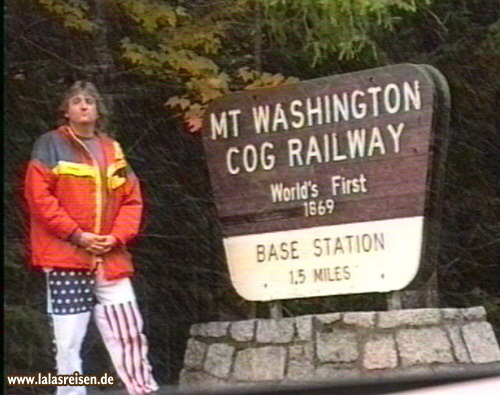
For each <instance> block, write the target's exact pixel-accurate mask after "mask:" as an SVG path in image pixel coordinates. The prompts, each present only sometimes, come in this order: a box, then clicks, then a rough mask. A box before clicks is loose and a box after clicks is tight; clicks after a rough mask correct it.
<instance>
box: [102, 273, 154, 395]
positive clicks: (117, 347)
mask: <svg viewBox="0 0 500 395" xmlns="http://www.w3.org/2000/svg"><path fill="white" fill-rule="evenodd" d="M96 296H97V299H98V301H99V303H98V304H97V305H96V306H95V309H94V318H95V321H96V324H97V327H98V329H99V332H100V333H101V336H102V338H103V341H104V343H105V345H106V348H107V350H108V352H109V354H110V356H111V360H112V361H113V365H114V366H115V369H116V371H117V373H118V375H119V376H120V378H121V379H122V381H123V383H124V384H125V386H126V387H127V391H128V392H129V394H131V395H132V394H133V395H142V394H149V393H152V392H154V391H156V390H157V389H158V385H157V384H156V382H155V380H154V378H153V375H152V368H151V365H150V363H149V361H148V358H147V352H148V344H147V339H146V336H145V335H144V334H143V332H142V330H143V321H142V316H141V314H140V311H139V309H138V307H137V303H136V301H135V295H134V292H133V289H132V285H131V283H130V280H129V279H121V280H117V281H105V280H103V279H102V278H99V275H98V277H97V281H96Z"/></svg>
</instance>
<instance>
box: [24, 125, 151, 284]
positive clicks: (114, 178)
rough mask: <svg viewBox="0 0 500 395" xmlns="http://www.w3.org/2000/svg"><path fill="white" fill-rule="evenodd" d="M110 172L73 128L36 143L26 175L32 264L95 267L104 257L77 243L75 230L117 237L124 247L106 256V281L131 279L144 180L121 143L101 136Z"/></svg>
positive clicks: (66, 128)
mask: <svg viewBox="0 0 500 395" xmlns="http://www.w3.org/2000/svg"><path fill="white" fill-rule="evenodd" d="M98 138H99V139H100V141H101V146H102V148H103V151H104V159H105V163H106V168H105V170H104V171H101V170H100V168H99V164H98V163H97V160H96V159H95V158H94V157H93V155H92V153H91V152H90V151H89V150H88V149H87V147H86V146H85V145H84V144H83V143H82V141H81V140H80V139H78V137H77V136H76V135H75V134H74V133H73V132H72V131H71V130H70V129H69V127H67V126H61V127H60V128H58V129H57V130H53V131H51V132H48V133H45V134H43V135H42V136H41V137H40V138H39V139H38V140H37V141H36V143H35V146H34V149H33V154H32V158H31V160H30V163H29V165H28V170H27V174H26V184H25V194H26V198H27V201H28V207H29V210H30V224H31V229H30V232H31V250H32V251H31V252H32V265H33V266H34V267H42V268H56V267H57V268H68V269H69V268H72V269H93V268H94V267H95V265H96V261H97V260H98V259H100V258H97V257H96V256H94V255H92V254H90V253H88V252H87V251H85V249H83V248H81V247H79V246H77V245H76V244H74V243H72V242H71V240H70V239H71V236H72V235H73V234H75V232H77V233H78V232H92V233H97V234H105V235H106V234H112V235H114V236H115V237H116V238H117V240H118V245H117V246H116V247H115V248H113V249H112V250H111V251H110V252H108V253H107V254H104V255H103V256H102V264H103V269H104V274H105V277H106V279H108V280H112V279H118V278H123V277H129V276H131V275H132V273H133V271H134V269H133V265H132V261H131V256H130V254H129V252H128V251H127V249H126V243H127V242H128V241H129V240H130V239H132V238H133V237H134V236H135V235H136V234H137V232H138V229H139V225H140V220H141V215H142V198H141V192H140V186H139V181H138V179H137V177H136V176H135V174H134V173H133V171H132V169H131V168H130V167H129V166H128V165H127V162H126V161H125V157H124V155H123V152H122V150H121V148H120V145H119V144H118V143H117V142H116V141H115V140H113V139H111V138H110V137H108V136H106V135H103V134H100V133H99V134H98Z"/></svg>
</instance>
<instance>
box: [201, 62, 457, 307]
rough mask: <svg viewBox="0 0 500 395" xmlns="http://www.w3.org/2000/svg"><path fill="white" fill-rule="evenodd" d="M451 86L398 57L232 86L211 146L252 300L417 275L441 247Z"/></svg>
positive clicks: (207, 133) (411, 279)
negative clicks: (250, 87) (270, 84)
mask: <svg viewBox="0 0 500 395" xmlns="http://www.w3.org/2000/svg"><path fill="white" fill-rule="evenodd" d="M449 103H450V100H449V93H448V87H447V84H446V80H445V79H444V77H443V76H442V75H441V74H440V73H439V71H437V70H436V69H434V68H432V67H430V66H427V65H412V64H403V65H394V66H387V67H383V68H378V69H372V70H366V71H361V72H356V73H350V74H345V75H337V76H332V77H326V78H320V79H315V80H310V81H303V82H300V83H297V84H293V85H286V86H281V87H277V88H268V89H259V90H254V91H247V92H240V93H236V94H232V95H228V96H225V97H223V98H221V99H218V100H216V101H215V102H213V103H212V104H211V105H210V106H209V108H208V110H207V115H206V117H205V121H204V140H203V141H204V146H205V153H206V158H207V164H208V168H209V172H210V178H211V182H212V187H213V193H214V197H215V203H216V206H217V211H218V215H219V219H220V221H221V225H222V230H223V237H224V246H225V251H226V257H227V261H228V266H229V271H230V275H231V279H232V282H233V285H234V286H235V289H236V291H237V292H238V293H239V294H240V295H241V296H242V297H244V298H245V299H247V300H278V299H289V298H301V297H312V296H326V295H336V294H349V293H363V292H391V291H395V290H400V289H403V288H406V287H408V286H412V287H414V286H418V284H419V283H421V282H423V281H425V279H426V278H427V277H428V276H429V274H430V273H431V272H432V268H433V267H434V261H435V257H436V250H437V246H436V239H437V236H436V235H437V232H438V223H439V221H438V216H439V211H440V209H439V206H440V205H439V194H440V192H439V189H440V185H441V184H442V182H441V180H440V177H441V175H442V171H443V161H444V155H445V151H446V150H445V147H446V142H447V124H448V115H447V114H448V112H449V106H450V104H449Z"/></svg>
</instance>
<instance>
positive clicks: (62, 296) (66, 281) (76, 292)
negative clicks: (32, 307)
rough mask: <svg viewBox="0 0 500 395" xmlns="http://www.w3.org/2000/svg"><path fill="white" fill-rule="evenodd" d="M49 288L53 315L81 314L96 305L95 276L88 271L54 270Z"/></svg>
mask: <svg viewBox="0 0 500 395" xmlns="http://www.w3.org/2000/svg"><path fill="white" fill-rule="evenodd" d="M48 280H49V281H48V287H49V292H50V301H51V309H52V314H63V315H64V314H79V313H84V312H87V311H91V310H92V309H93V307H94V305H95V304H96V302H97V301H96V299H95V296H94V286H95V280H94V275H93V274H92V273H91V272H89V271H88V270H64V269H54V270H52V271H51V272H50V273H49V278H48Z"/></svg>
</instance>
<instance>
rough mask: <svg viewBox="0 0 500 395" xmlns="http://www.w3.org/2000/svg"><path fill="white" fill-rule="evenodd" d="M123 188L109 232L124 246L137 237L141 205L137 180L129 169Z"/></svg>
mask: <svg viewBox="0 0 500 395" xmlns="http://www.w3.org/2000/svg"><path fill="white" fill-rule="evenodd" d="M127 167H128V166H127ZM123 187H124V188H125V190H124V194H123V199H122V201H121V204H120V208H119V209H118V214H117V216H116V217H115V220H114V222H113V227H112V230H111V234H112V235H113V236H115V237H116V238H117V239H118V242H119V244H126V243H127V242H128V241H130V240H131V239H132V238H134V237H135V236H136V235H137V233H138V231H139V226H140V224H141V217H142V205H143V203H142V195H141V187H140V184H139V180H138V179H137V177H136V175H135V174H134V172H133V171H132V169H130V167H128V168H127V177H126V182H125V185H124V186H123Z"/></svg>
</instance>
